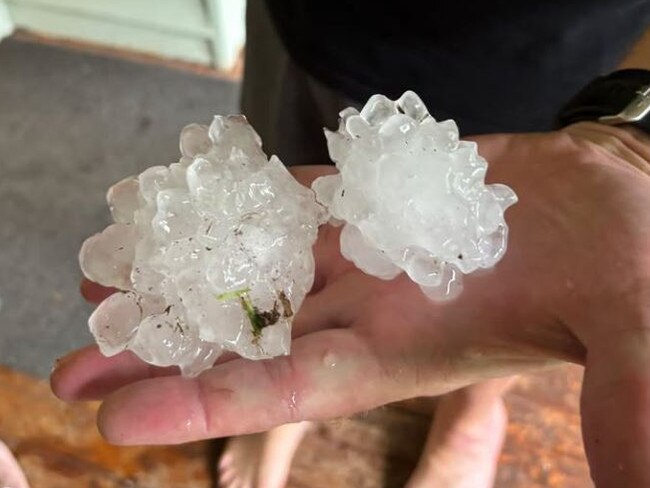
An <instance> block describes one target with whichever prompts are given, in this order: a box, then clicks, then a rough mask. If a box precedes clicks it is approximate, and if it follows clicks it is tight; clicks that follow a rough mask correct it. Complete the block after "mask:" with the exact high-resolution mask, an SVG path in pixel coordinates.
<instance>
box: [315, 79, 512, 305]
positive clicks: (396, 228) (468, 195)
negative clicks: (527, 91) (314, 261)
mask: <svg viewBox="0 0 650 488" xmlns="http://www.w3.org/2000/svg"><path fill="white" fill-rule="evenodd" d="M325 135H326V137H327V143H328V147H329V152H330V156H331V158H332V159H333V160H334V161H335V162H336V167H337V168H338V170H339V174H337V175H332V176H324V177H321V178H318V179H317V180H316V181H314V183H313V186H312V188H313V189H314V191H315V192H316V197H317V199H318V201H319V202H321V203H322V204H323V205H325V206H326V207H327V208H328V209H329V212H330V214H331V218H332V220H333V221H334V222H339V223H340V222H343V223H344V227H343V229H342V232H341V252H342V254H343V256H345V257H346V258H347V259H349V260H351V261H353V262H354V264H355V265H356V266H357V267H358V268H360V269H361V270H363V271H364V272H366V273H368V274H371V275H374V276H378V277H380V278H384V279H387V280H390V279H392V278H394V277H396V276H397V275H398V274H400V273H401V272H402V271H405V272H406V273H407V274H408V276H409V277H410V278H411V279H412V280H413V281H415V282H416V283H417V284H419V285H420V288H421V289H422V291H423V292H424V293H425V294H426V295H427V296H428V297H430V298H432V299H444V298H451V297H454V296H456V295H457V294H458V293H459V292H460V290H461V274H468V273H471V272H473V271H475V270H477V269H479V268H490V267H492V266H494V265H495V264H496V263H497V262H498V261H499V259H501V257H502V256H503V254H504V252H505V250H506V242H507V236H508V226H507V225H506V222H505V220H504V215H503V214H504V211H505V209H506V208H508V207H509V206H510V205H512V204H514V203H515V202H516V201H517V197H516V195H515V193H514V192H513V191H512V190H511V189H510V188H509V187H507V186H505V185H499V184H495V185H486V184H485V182H484V179H485V173H486V171H487V162H486V161H485V159H483V158H482V157H481V156H480V155H479V154H478V152H477V147H476V144H475V143H474V142H468V141H460V140H459V139H458V127H457V126H456V123H455V122H454V121H453V120H445V121H442V122H436V120H435V119H434V118H433V117H432V116H431V115H430V114H429V112H428V111H427V108H426V107H425V106H424V103H423V102H422V100H420V98H419V97H418V96H417V95H416V94H415V93H413V92H411V91H407V92H406V93H404V94H403V95H402V96H401V97H400V99H399V100H397V101H393V100H389V99H388V98H386V97H385V96H383V95H374V96H372V97H371V98H370V99H369V100H368V102H367V103H366V105H365V106H364V107H363V109H362V110H361V113H359V112H358V111H357V110H355V109H354V108H347V109H345V110H343V111H342V112H341V113H340V124H339V128H338V130H337V131H336V132H331V131H325Z"/></svg>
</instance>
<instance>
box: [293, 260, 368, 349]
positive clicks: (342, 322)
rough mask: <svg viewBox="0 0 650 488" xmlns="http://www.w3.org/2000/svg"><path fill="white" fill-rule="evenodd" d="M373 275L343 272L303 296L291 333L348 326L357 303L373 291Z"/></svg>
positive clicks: (358, 306) (305, 332) (302, 334)
mask: <svg viewBox="0 0 650 488" xmlns="http://www.w3.org/2000/svg"><path fill="white" fill-rule="evenodd" d="M378 283H380V282H379V280H378V279H377V278H374V277H372V276H368V275H366V274H364V273H361V272H351V273H346V274H344V275H343V276H340V277H338V278H337V279H336V280H334V281H332V282H331V283H328V284H327V285H326V286H325V287H324V288H322V289H321V290H320V291H318V292H316V293H312V294H310V295H308V296H307V297H306V298H305V301H304V302H303V303H302V305H301V307H300V310H299V311H298V313H297V314H296V318H295V320H294V323H293V330H292V336H293V337H294V338H298V337H302V336H304V335H307V334H311V333H314V332H317V331H320V330H325V329H338V328H344V327H349V326H350V325H351V324H353V323H354V322H356V320H357V318H358V314H359V310H360V308H361V305H362V304H364V303H366V301H367V300H368V299H369V298H370V297H371V296H372V295H373V293H375V290H376V286H377V284H378Z"/></svg>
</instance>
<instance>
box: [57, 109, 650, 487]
mask: <svg viewBox="0 0 650 488" xmlns="http://www.w3.org/2000/svg"><path fill="white" fill-rule="evenodd" d="M474 140H476V141H477V142H478V144H479V152H480V153H481V154H482V155H483V156H484V157H485V158H486V159H487V160H488V161H489V163H490V169H489V171H488V178H487V179H488V182H500V183H504V184H507V185H508V186H510V187H512V188H513V189H514V190H515V191H516V193H517V194H518V196H519V198H520V201H519V203H518V204H516V205H515V206H513V207H512V208H510V209H509V210H508V211H507V214H506V220H507V222H508V224H509V226H510V239H509V249H508V252H507V253H506V255H505V257H504V258H503V260H502V261H501V262H500V263H499V264H498V265H497V266H496V268H495V269H493V270H490V271H484V272H481V273H477V274H475V275H471V276H469V277H466V279H465V288H464V291H463V293H462V294H461V296H460V297H459V298H457V299H456V300H454V301H450V302H447V303H433V302H430V301H428V300H427V299H426V298H425V297H424V295H423V294H422V293H421V292H420V291H419V289H418V287H417V286H416V285H415V284H413V283H412V282H410V281H409V280H408V278H406V277H405V276H403V275H402V276H400V277H398V278H396V279H394V280H392V281H382V280H379V279H377V278H374V277H370V276H366V275H364V274H363V273H362V272H361V271H359V270H357V269H356V268H354V266H353V265H352V264H351V263H349V262H347V261H345V260H344V259H343V258H342V257H341V255H340V253H339V251H338V233H339V231H338V229H336V228H334V227H330V226H325V227H323V228H322V230H321V234H320V236H319V240H318V242H317V244H316V246H315V250H314V251H315V255H316V263H317V270H316V274H317V276H316V283H315V285H314V290H313V291H312V293H311V294H310V296H309V297H308V298H307V300H306V301H305V303H304V305H303V307H302V309H301V310H300V313H299V314H298V316H297V317H296V322H295V324H294V338H295V340H294V342H293V345H292V354H291V356H288V357H282V358H276V359H273V360H266V361H257V362H253V361H245V360H243V359H237V358H233V357H226V358H223V359H222V360H221V361H220V362H219V363H218V364H217V365H215V367H214V368H213V369H211V370H209V371H206V372H205V373H204V374H202V375H201V376H199V377H198V378H195V379H184V378H181V377H180V376H178V375H177V373H176V372H175V371H174V370H172V369H158V368H153V367H151V366H148V365H145V364H144V363H142V362H140V361H139V360H137V359H136V358H135V356H133V355H131V354H130V353H123V354H120V355H118V356H115V357H113V358H104V357H103V356H101V354H99V352H98V351H97V349H96V347H94V346H92V347H89V348H86V349H83V350H80V351H77V352H76V353H73V354H72V355H70V356H68V357H66V358H64V359H63V360H62V361H60V362H59V363H58V364H57V367H56V369H55V371H54V372H53V374H52V378H51V380H52V386H53V390H54V392H55V393H56V394H57V395H58V396H59V397H60V398H62V399H64V400H68V401H74V400H86V399H101V400H103V405H102V407H101V409H100V412H99V416H98V424H99V428H100V430H101V432H102V434H103V435H104V436H105V437H106V439H107V440H108V441H110V442H113V443H117V444H163V443H164V444H168V443H180V442H185V441H190V440H196V439H202V438H210V437H221V436H229V435H236V434H244V433H251V432H260V431H264V430H268V429H269V428H271V427H274V426H276V425H280V424H285V423H288V422H295V421H299V420H305V419H309V420H315V419H326V418H332V417H337V416H344V415H349V414H353V413H356V412H359V411H362V410H367V409H370V408H373V407H376V406H379V405H383V404H386V403H388V402H393V401H397V400H403V399H407V398H412V397H416V396H424V395H426V396H431V395H436V394H444V393H447V392H450V391H453V390H456V389H458V388H461V387H464V386H467V385H471V384H475V383H478V382H481V381H483V380H486V379H490V378H497V377H504V376H509V375H512V374H516V373H521V372H524V371H527V370H531V369H537V368H541V367H545V366H548V365H553V364H556V363H559V362H562V361H570V362H574V363H579V364H583V365H585V366H586V372H585V380H584V386H583V393H582V402H581V403H582V404H581V413H582V422H583V432H584V442H585V447H586V452H587V456H588V459H589V462H590V465H591V469H592V476H593V477H594V479H595V481H596V483H597V486H603V487H610V486H611V487H614V486H615V487H624V486H650V466H649V465H648V463H647V460H648V459H649V458H650V416H649V415H648V411H650V141H649V140H648V138H647V136H644V135H642V134H641V133H640V132H638V131H636V130H634V129H622V128H612V127H607V126H603V125H600V124H596V123H590V122H584V123H579V124H575V125H573V126H571V127H568V128H567V129H564V130H563V131H560V132H552V133H538V134H519V135H488V136H480V137H476V138H474ZM292 171H294V174H295V175H296V177H297V178H298V179H299V180H300V181H302V182H303V183H305V184H310V183H311V181H312V180H313V179H314V178H315V177H317V176H319V175H321V174H325V173H330V172H332V171H334V169H333V168H332V167H329V166H307V167H298V168H295V169H293V170H292ZM87 292H88V293H93V291H92V287H91V288H88V289H87ZM95 293H100V295H101V292H96V291H95ZM95 298H99V297H95Z"/></svg>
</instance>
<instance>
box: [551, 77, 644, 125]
mask: <svg viewBox="0 0 650 488" xmlns="http://www.w3.org/2000/svg"><path fill="white" fill-rule="evenodd" d="M644 93H645V94H644ZM644 97H648V99H647V100H646V99H645V98H644ZM646 102H650V71H647V70H643V69H625V70H619V71H614V72H613V73H611V74H609V75H606V76H600V77H598V78H596V79H594V80H593V81H592V82H591V83H589V84H588V85H587V86H585V87H584V88H583V89H582V90H580V91H579V92H578V93H577V94H576V95H574V96H573V97H572V98H571V99H570V100H569V101H568V102H567V103H566V104H565V105H564V107H563V108H562V109H561V110H560V113H559V114H558V119H557V123H558V125H559V126H560V127H565V126H567V125H569V124H573V123H575V122H580V121H584V120H591V121H600V122H603V123H607V124H612V125H618V124H632V125H635V126H637V127H639V128H640V129H643V130H644V131H646V132H650V103H646ZM644 107H646V108H648V110H642V109H643V108H644ZM634 119H636V120H634Z"/></svg>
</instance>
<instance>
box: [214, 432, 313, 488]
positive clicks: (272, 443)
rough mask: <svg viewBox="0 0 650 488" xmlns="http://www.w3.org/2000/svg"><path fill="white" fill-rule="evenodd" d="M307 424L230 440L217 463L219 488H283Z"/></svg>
mask: <svg viewBox="0 0 650 488" xmlns="http://www.w3.org/2000/svg"><path fill="white" fill-rule="evenodd" d="M310 425H311V423H310V422H299V423H297V424H287V425H282V426H280V427H276V428H275V429H273V430H270V431H268V432H264V433H262V434H252V435H244V436H239V437H233V438H232V439H230V440H229V441H228V444H227V445H226V449H225V450H224V452H223V455H222V456H221V459H220V460H219V486H220V487H221V488H283V487H284V486H285V484H286V482H287V478H288V477H289V469H290V468H291V461H292V460H293V455H294V454H295V452H296V449H297V448H298V445H299V444H300V441H301V440H302V438H303V437H304V435H305V433H306V432H307V430H308V429H309V427H310Z"/></svg>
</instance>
